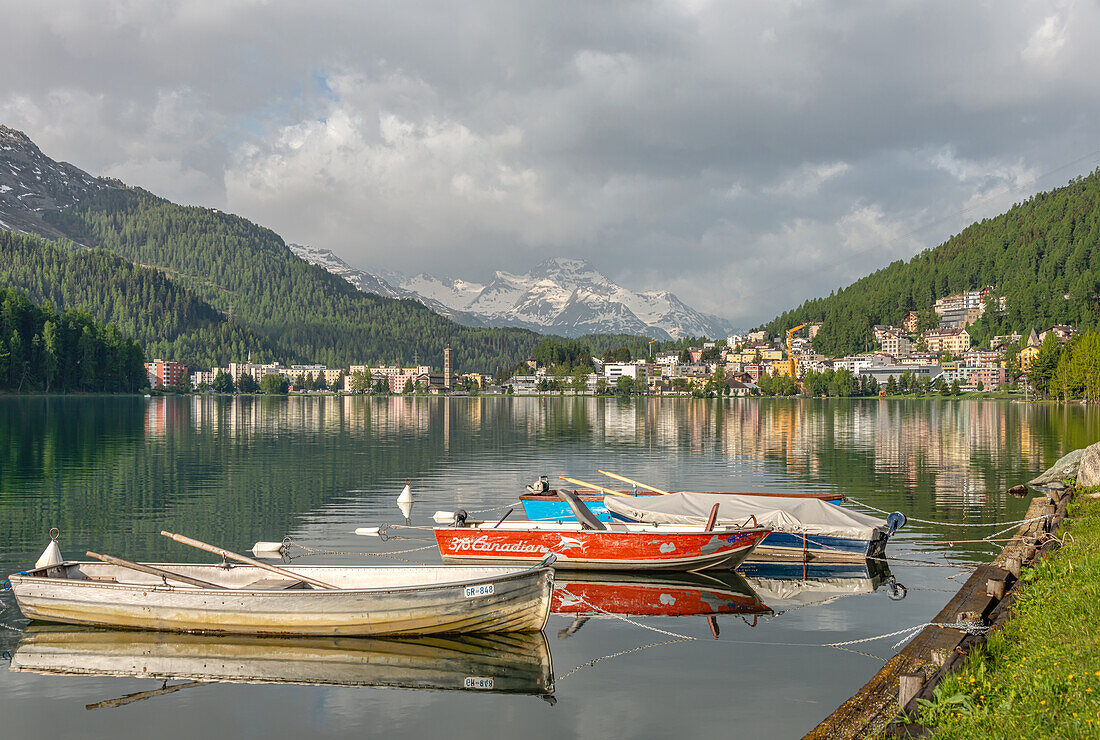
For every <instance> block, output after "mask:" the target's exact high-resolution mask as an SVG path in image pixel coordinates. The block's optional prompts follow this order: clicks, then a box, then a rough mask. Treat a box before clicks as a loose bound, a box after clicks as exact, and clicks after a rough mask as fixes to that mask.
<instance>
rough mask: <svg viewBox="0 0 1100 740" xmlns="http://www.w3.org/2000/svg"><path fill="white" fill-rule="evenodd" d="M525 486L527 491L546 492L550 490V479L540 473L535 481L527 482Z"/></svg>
mask: <svg viewBox="0 0 1100 740" xmlns="http://www.w3.org/2000/svg"><path fill="white" fill-rule="evenodd" d="M526 488H527V492H528V493H534V494H539V493H546V492H547V491H549V490H550V479H549V478H548V477H546V476H545V475H540V476H539V479H538V481H537V482H535V483H528V484H527V485H526Z"/></svg>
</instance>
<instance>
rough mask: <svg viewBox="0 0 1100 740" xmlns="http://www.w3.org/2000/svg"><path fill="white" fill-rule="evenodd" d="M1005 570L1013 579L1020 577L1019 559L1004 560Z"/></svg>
mask: <svg viewBox="0 0 1100 740" xmlns="http://www.w3.org/2000/svg"><path fill="white" fill-rule="evenodd" d="M1005 570H1007V571H1008V572H1009V573H1011V574H1012V577H1013V578H1019V577H1020V558H1019V557H1014V558H1006V559H1005Z"/></svg>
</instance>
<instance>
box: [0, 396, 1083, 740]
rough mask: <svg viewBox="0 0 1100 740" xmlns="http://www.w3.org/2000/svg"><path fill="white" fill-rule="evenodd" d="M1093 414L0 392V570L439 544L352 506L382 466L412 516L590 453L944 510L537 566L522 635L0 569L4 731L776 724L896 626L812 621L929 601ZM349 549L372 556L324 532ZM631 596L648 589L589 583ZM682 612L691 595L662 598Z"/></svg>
mask: <svg viewBox="0 0 1100 740" xmlns="http://www.w3.org/2000/svg"><path fill="white" fill-rule="evenodd" d="M1097 439H1100V410H1098V409H1097V408H1095V407H1093V408H1084V407H1081V406H1070V407H1064V406H1045V405H1025V404H1021V403H1012V402H1007V401H980V400H946V399H925V400H878V399H854V400H843V399H841V400H838V399H832V400H788V399H734V400H718V399H712V400H696V399H636V400H626V401H624V400H619V399H593V398H575V399H574V398H454V399H442V398H420V399H414V398H398V397H394V398H361V397H347V398H336V397H291V398H238V399H229V398H221V397H211V396H204V397H195V398H133V397H124V398H118V397H80V398H65V397H46V398H43V397H22V398H12V397H5V398H0V537H2V539H0V572H2V573H4V574H8V573H12V572H15V571H18V570H22V569H24V568H26V567H29V566H30V565H32V564H33V562H34V560H35V559H36V558H37V557H38V555H39V553H40V552H41V551H42V549H43V548H44V547H45V545H46V544H47V542H48V535H47V533H48V532H49V530H50V528H51V527H57V528H58V529H60V531H61V538H60V545H61V549H62V552H63V553H64V554H65V555H66V556H67V557H69V558H73V559H77V558H79V559H83V553H84V551H85V550H89V549H90V550H95V551H97V552H102V553H108V554H113V555H118V556H120V557H125V558H128V559H132V560H161V561H164V560H168V561H184V560H187V561H206V562H210V559H209V557H208V556H206V555H205V554H204V553H201V552H198V551H195V550H190V549H188V548H185V547H183V546H181V545H178V544H176V543H174V542H171V541H169V540H167V539H166V538H164V537H161V536H160V535H159V534H158V533H159V531H160V530H161V529H168V530H171V531H174V532H180V533H183V534H187V535H191V536H193V537H196V538H198V539H201V540H204V541H207V542H211V543H214V544H218V545H221V546H224V547H227V548H229V549H231V550H236V551H238V552H242V551H245V550H248V549H249V548H251V547H252V544H253V543H254V542H256V541H257V540H280V539H282V538H283V537H284V536H286V535H289V536H290V537H291V538H292V539H293V541H295V542H297V543H301V544H303V545H306V546H308V547H313V548H316V549H323V550H327V551H330V552H327V553H317V554H312V555H307V556H306V557H304V558H302V559H301V560H295V561H294V562H334V563H335V562H342V563H364V562H369V563H372V564H392V563H396V562H400V560H396V558H404V559H408V560H413V561H417V562H438V553H437V552H435V551H434V548H433V547H430V546H429V544H430V543H428V542H426V541H423V540H420V539H409V540H401V539H392V540H388V541H381V540H379V539H376V538H365V537H356V536H355V535H354V534H352V532H353V530H354V529H355V528H356V527H363V526H370V525H377V524H382V523H400V522H404V521H405V520H404V517H403V515H402V513H401V512H400V511H398V507H397V505H396V497H397V495H398V493H399V492H400V490H401V487H402V486H403V485H404V484H405V482H406V480H408V481H409V482H410V484H411V487H412V490H413V495H414V504H413V509H412V512H411V522H412V524H414V525H429V524H430V523H431V518H432V514H433V513H434V512H435V511H436V510H441V509H442V510H448V511H453V510H454V509H456V508H464V509H466V510H468V511H471V512H473V511H487V513H486V517H488V516H498V515H501V514H503V512H504V511H505V510H506V508H501V507H505V506H506V505H507V504H509V503H511V502H514V501H515V497H516V495H517V494H518V493H519V492H521V490H522V488H523V485H524V484H526V483H529V482H533V481H535V480H536V479H537V478H538V476H539V475H543V474H545V475H549V476H551V480H554V479H555V478H556V476H558V475H569V476H572V477H576V478H580V479H582V480H587V481H599V480H601V476H600V475H599V474H598V473H597V470H599V469H602V470H609V471H613V472H617V473H620V474H623V475H626V476H628V477H631V478H634V479H637V480H641V481H644V482H646V483H648V484H651V485H654V486H657V487H659V488H666V489H669V488H671V489H680V490H735V491H736V490H740V491H818V492H838V493H842V494H844V495H846V496H849V497H851V498H854V499H855V500H857V501H859V502H862V503H865V504H868V505H871V506H874V507H877V508H880V509H884V510H887V511H891V510H895V509H897V510H901V511H903V512H905V513H906V514H908V515H909V516H910V517H911V518H918V519H924V520H929V521H933V522H951V523H952V524H951V525H948V526H943V525H939V524H924V523H920V522H913V521H911V522H910V523H909V524H908V525H907V526H906V528H905V529H903V530H902V531H901V532H900V533H899V534H898V535H896V536H895V538H894V539H893V540H892V541H891V544H890V546H889V547H888V549H887V553H888V555H889V556H890V558H891V562H889V564H888V565H883V564H871V566H870V567H864V566H862V565H860V566H856V567H853V568H839V569H816V570H815V569H809V570H806V571H803V570H802V569H801V567H795V568H790V567H788V568H774V567H767V566H754V565H749V566H748V567H746V568H744V569H743V570H742V575H740V576H738V575H730V576H721V577H716V578H709V579H707V578H699V577H695V578H687V579H679V580H677V579H671V581H662V580H661V579H659V578H657V579H634V580H633V581H631V582H629V583H621V582H619V583H612V584H607V583H584V582H578V580H577V579H576V578H572V579H571V577H570V576H569V575H568V574H565V573H560V574H559V578H558V580H559V584H560V585H564V589H563V591H562V594H564V596H563V597H562V598H559V607H560V609H561V611H562V613H560V614H554V615H552V616H551V618H550V622H549V624H548V625H547V628H546V630H545V642H544V641H543V638H541V637H538V638H537V639H522V640H515V641H507V640H505V641H495V642H492V643H491V644H490V643H480V644H478V643H471V642H470V641H462V640H458V641H455V640H437V641H434V642H433V641H423V640H422V641H414V642H412V643H405V644H403V643H396V644H395V643H393V642H392V641H350V642H348V641H320V642H319V643H311V642H308V641H307V642H305V643H300V642H298V643H296V641H283V642H277V641H276V642H264V641H262V640H260V641H259V643H257V641H256V640H255V639H254V640H236V641H234V640H224V639H220V640H219V639H213V638H201V637H195V636H187V637H186V638H184V637H179V636H173V635H169V634H164V635H153V636H149V635H140V634H137V635H129V636H127V635H126V634H123V635H122V636H121V637H119V635H117V634H116V635H113V636H108V638H104V636H103V634H102V633H92V634H90V635H89V633H86V632H85V633H81V632H80V631H76V630H72V629H63V630H60V631H59V630H51V629H45V630H43V629H42V628H41V627H39V626H34V627H32V628H31V629H30V630H29V631H25V630H26V627H27V624H26V621H25V620H24V619H23V618H22V616H21V615H20V614H19V612H18V609H17V607H16V606H15V605H14V600H13V599H12V597H11V594H10V592H9V593H4V594H3V595H2V596H0V609H2V610H3V611H2V612H0V651H2V652H3V654H4V662H3V663H2V664H0V728H2V730H0V734H2V735H3V736H4V737H11V738H62V737H77V736H79V737H81V738H117V737H124V736H153V735H154V734H155V735H156V736H157V737H160V738H186V739H187V740H194V738H196V737H227V736H234V737H241V738H263V739H264V740H271V739H272V738H299V737H310V738H327V737H347V736H352V735H354V736H364V735H370V736H385V737H387V738H405V737H425V736H428V735H429V734H437V733H442V734H444V735H445V736H453V737H470V738H482V737H517V736H518V737H525V738H529V739H531V738H560V737H563V736H565V737H572V736H584V737H645V738H666V737H669V736H699V735H704V734H707V733H715V734H718V735H720V736H723V737H726V736H730V735H738V736H743V735H749V734H751V733H767V735H768V736H774V737H798V736H800V735H801V734H802V733H804V732H806V731H807V730H809V729H810V728H812V727H813V726H814V725H815V724H817V722H819V721H820V720H821V719H822V718H824V717H825V716H826V715H827V714H828V713H829V712H830V711H832V709H833V708H835V707H836V706H837V705H838V704H840V703H841V702H842V701H844V700H845V699H847V698H848V697H849V696H850V695H851V694H852V693H853V692H854V691H855V690H856V689H858V688H859V687H860V686H861V685H862V684H863V683H864V682H865V681H866V680H867V679H868V678H869V677H870V676H871V675H872V674H873V673H874V672H875V671H876V670H877V669H878V668H879V667H880V666H881V665H882V663H883V662H884V661H885V660H886V659H887V658H889V656H891V655H892V654H894V650H893V649H892V647H891V646H892V645H893V644H894V643H895V642H896V641H897V639H898V638H891V639H881V640H875V641H871V642H866V643H860V644H856V645H853V646H851V648H850V649H839V648H830V647H823V645H824V644H826V643H835V642H841V641H848V640H855V639H860V638H865V637H872V636H875V635H881V634H884V633H888V632H893V631H895V630H899V629H902V628H904V627H907V626H910V625H919V624H921V623H923V622H926V621H928V620H929V619H930V618H931V617H932V616H934V615H935V614H936V612H938V611H939V609H940V608H942V606H943V605H944V604H945V603H946V602H947V600H948V599H949V598H950V596H951V594H952V593H953V592H954V590H955V589H957V588H958V586H959V585H960V583H961V581H962V580H965V576H966V574H967V572H968V568H969V567H970V566H972V565H973V564H974V563H976V562H980V561H983V560H988V559H991V558H992V557H993V555H994V554H995V552H996V548H995V546H994V545H990V544H986V543H977V544H975V543H962V544H956V545H950V544H948V543H949V542H951V541H955V540H972V539H978V538H980V537H984V536H987V535H989V534H992V533H993V532H995V531H996V530H997V529H1001V528H1002V527H984V528H981V527H979V528H972V527H963V526H960V525H962V524H965V523H980V522H1008V521H1012V520H1018V519H1020V518H1021V517H1022V516H1023V514H1024V512H1025V511H1026V508H1027V504H1028V499H1026V498H1025V499H1018V498H1013V497H1010V496H1007V495H1006V494H1005V490H1006V489H1007V488H1009V487H1010V486H1012V485H1014V484H1017V483H1020V482H1022V481H1025V480H1028V479H1030V478H1031V477H1033V476H1034V475H1035V474H1037V473H1038V472H1039V471H1041V470H1042V469H1044V468H1045V467H1046V466H1047V465H1049V464H1050V463H1052V462H1053V461H1054V460H1055V459H1057V458H1058V457H1059V456H1061V455H1062V454H1064V453H1065V452H1067V451H1069V450H1071V449H1074V448H1077V447H1082V446H1085V445H1087V444H1089V443H1092V442H1095V441H1096V440H1097ZM604 480H605V481H606V479H604ZM521 513H522V510H518V511H517V512H515V513H514V514H513V515H512V516H517V517H518V516H519V515H520V514H521ZM410 534H411V535H414V536H417V537H419V536H430V533H426V532H422V531H412V532H410ZM296 552H298V553H301V552H304V551H302V550H296ZM358 552H372V553H383V554H384V553H390V558H382V557H374V556H359V555H348V554H336V553H358ZM604 596H606V597H607V600H605V601H599V603H595V601H596V600H598V599H600V598H603V597H604ZM633 598H637V599H639V601H637V602H633V603H634V604H635V607H637V604H642V603H644V604H648V605H650V606H652V607H653V609H651V610H650V612H648V613H646V614H645V615H644V616H631V617H627V618H622V617H617V616H612V615H610V614H608V613H606V612H614V611H615V608H613V607H614V605H615V604H617V603H620V604H621V602H623V600H624V599H625V600H627V601H629V599H633ZM647 599H648V601H647ZM616 600H618V601H616ZM601 605H602V611H595V616H592V617H591V618H586V617H585V613H588V614H590V615H591V614H592V613H593V612H594V609H592V608H589V607H593V606H595V607H600V606H601ZM647 608H649V607H647ZM707 610H710V611H707ZM620 611H621V609H620ZM654 612H656V613H654ZM677 612H685V613H687V614H688V615H687V616H664V615H666V614H671V613H677ZM633 613H635V614H637V613H639V609H638V608H633ZM708 613H715V614H716V615H717V616H714V617H713V618H712V619H708V617H707V616H704V614H708ZM716 635H717V637H716ZM21 640H22V641H23V647H20V641H21ZM97 640H98V642H97ZM51 646H52V647H51ZM50 649H53V650H55V651H60V652H61V653H62V655H61V658H59V659H61V660H62V661H64V660H70V662H73V663H74V668H76V669H80V670H85V671H91V672H93V673H94V672H96V671H97V670H98V671H99V672H103V671H102V667H103V666H116V667H117V666H118V665H122V664H124V663H128V664H131V665H137V666H140V665H141V664H142V661H143V660H146V661H147V660H148V658H149V656H150V655H152V656H161V657H163V656H165V655H168V656H172V657H173V658H174V659H176V661H177V663H178V664H180V665H186V666H188V669H187V670H188V671H190V673H189V674H188V675H189V676H190V677H186V676H180V677H178V680H175V679H173V680H170V681H169V682H168V683H167V687H168V688H169V689H170V688H171V687H172V686H182V688H178V689H177V690H168V691H159V690H160V689H162V688H164V687H165V684H164V682H163V681H162V680H159V679H157V678H133V677H117V676H102V675H85V676H64V675H39V674H36V673H31V672H16V671H11V670H8V667H9V665H10V663H11V660H12V655H13V654H14V653H15V652H16V651H17V650H24V651H26V652H25V653H24V654H25V655H30V654H31V652H32V650H38V651H39V652H41V651H42V650H46V651H47V652H48V650H50ZM66 651H69V652H66ZM70 654H75V655H77V656H78V657H77V658H71V657H70V658H65V657H64V656H65V655H70ZM215 654H216V655H217V656H219V657H218V661H217V665H215V664H214V663H215V661H214V660H213V659H211V658H210V656H211V655H215ZM79 656H84V657H79ZM135 656H136V657H135ZM142 656H144V658H143V657H142ZM97 661H99V662H98V663H97ZM203 661H208V662H209V667H208V670H209V671H211V672H213V673H214V674H215V675H216V676H219V677H221V678H223V679H224V678H232V677H234V676H236V677H238V678H239V677H247V676H251V677H253V678H257V677H260V678H263V677H266V678H267V680H269V681H274V683H236V682H228V681H209V680H208V681H207V682H202V683H196V682H195V681H194V679H195V678H199V679H201V678H202V675H203V674H202V671H200V670H198V669H197V668H195V666H196V665H199V666H201V665H203ZM97 666H99V668H97ZM494 666H496V668H494ZM492 670H499V674H498V675H497V678H496V679H495V680H492V676H488V675H487V672H491V671H492ZM196 671H198V673H199V675H193V674H195V672H196ZM173 675H174V674H173ZM486 679H490V680H486ZM287 681H292V683H286V682H287ZM299 684H306V685H299ZM317 684H321V685H317ZM325 684H355V685H325ZM361 684H365V685H361ZM409 686H415V687H416V688H398V687H409ZM144 692H150V693H144ZM508 692H516V693H508ZM116 700H121V701H116Z"/></svg>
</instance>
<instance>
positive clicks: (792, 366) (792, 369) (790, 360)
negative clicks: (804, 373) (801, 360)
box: [784, 324, 806, 388]
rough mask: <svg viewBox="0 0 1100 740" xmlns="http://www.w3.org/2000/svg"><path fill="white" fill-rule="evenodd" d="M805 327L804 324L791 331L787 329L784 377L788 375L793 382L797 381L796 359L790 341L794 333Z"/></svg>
mask: <svg viewBox="0 0 1100 740" xmlns="http://www.w3.org/2000/svg"><path fill="white" fill-rule="evenodd" d="M805 326H806V325H805V324H799V325H798V326H796V327H794V328H793V329H787V365H786V368H785V369H786V371H787V372H785V373H784V375H788V376H790V377H792V378H794V379H795V380H798V358H796V357H795V356H794V353H793V352H791V340H792V339H794V333H795V332H796V331H798V330H799V329H803V328H805ZM801 385H802V384H801V383H800V384H799V388H801Z"/></svg>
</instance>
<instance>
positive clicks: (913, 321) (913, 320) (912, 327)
mask: <svg viewBox="0 0 1100 740" xmlns="http://www.w3.org/2000/svg"><path fill="white" fill-rule="evenodd" d="M901 325H902V328H904V329H905V331H907V332H908V333H910V334H916V333H917V329H919V328H920V316H918V315H917V312H916V311H910V312H909V315H908V316H906V317H905V321H903V322H901Z"/></svg>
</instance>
